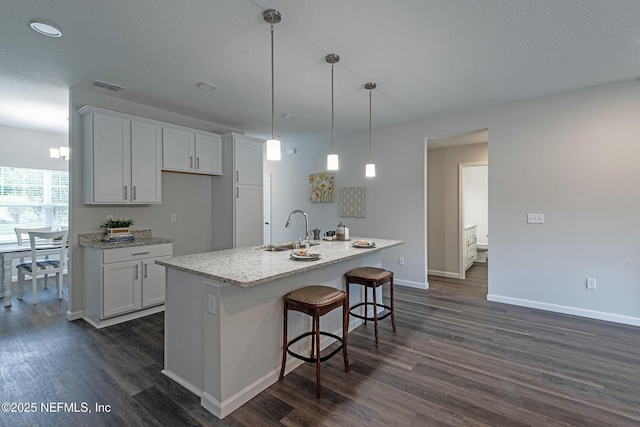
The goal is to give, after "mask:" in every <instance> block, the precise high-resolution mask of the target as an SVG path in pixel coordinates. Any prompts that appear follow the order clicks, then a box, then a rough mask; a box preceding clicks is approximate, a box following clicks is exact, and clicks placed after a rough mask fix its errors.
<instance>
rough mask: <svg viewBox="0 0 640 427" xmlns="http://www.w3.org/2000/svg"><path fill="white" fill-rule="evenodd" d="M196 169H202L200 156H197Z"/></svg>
mask: <svg viewBox="0 0 640 427" xmlns="http://www.w3.org/2000/svg"><path fill="white" fill-rule="evenodd" d="M196 169H200V157H196Z"/></svg>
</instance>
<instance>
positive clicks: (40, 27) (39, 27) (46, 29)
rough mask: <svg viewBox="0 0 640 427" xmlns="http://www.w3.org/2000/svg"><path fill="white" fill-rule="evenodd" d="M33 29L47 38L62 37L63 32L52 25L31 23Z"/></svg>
mask: <svg viewBox="0 0 640 427" xmlns="http://www.w3.org/2000/svg"><path fill="white" fill-rule="evenodd" d="M29 26H30V27H31V29H32V30H33V31H35V32H37V33H40V34H42V35H45V36H47V37H62V31H60V30H59V29H58V28H56V27H54V26H53V25H51V24H45V23H44V22H38V21H31V22H29Z"/></svg>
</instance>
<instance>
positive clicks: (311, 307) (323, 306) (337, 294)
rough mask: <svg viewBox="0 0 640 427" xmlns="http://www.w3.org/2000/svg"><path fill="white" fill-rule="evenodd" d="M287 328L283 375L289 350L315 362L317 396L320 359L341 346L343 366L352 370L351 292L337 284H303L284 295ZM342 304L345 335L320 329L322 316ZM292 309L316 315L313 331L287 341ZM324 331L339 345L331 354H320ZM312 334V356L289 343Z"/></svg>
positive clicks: (295, 354)
mask: <svg viewBox="0 0 640 427" xmlns="http://www.w3.org/2000/svg"><path fill="white" fill-rule="evenodd" d="M283 300H284V315H283V319H284V328H283V334H282V335H283V343H282V366H281V367H280V378H279V380H280V381H282V380H283V378H284V370H285V366H286V362H287V354H289V355H291V356H293V357H295V358H297V359H300V360H303V361H305V362H311V363H315V364H316V396H317V397H320V362H324V361H326V360H328V359H330V358H331V357H333V356H334V355H336V354H337V353H338V352H339V351H340V350H342V356H343V358H344V368H345V371H346V372H349V360H348V358H347V331H348V328H349V295H348V294H347V293H346V292H343V291H341V290H339V289H336V288H331V287H329V286H321V285H311V286H306V287H304V288H300V289H296V290H295V291H292V292H289V293H288V294H287V295H285V296H284V298H283ZM338 307H342V337H339V336H337V335H334V334H331V333H329V332H324V331H320V317H321V316H323V315H325V314H327V313H329V312H330V311H332V310H334V309H336V308H338ZM289 310H294V311H299V312H302V313H305V314H308V315H309V316H311V317H312V318H313V327H312V331H311V332H305V333H304V334H302V335H299V336H298V337H296V338H294V339H292V340H291V341H288V338H287V317H288V312H289ZM321 335H324V336H327V337H330V338H334V339H335V340H336V341H337V342H339V343H340V345H339V346H338V347H337V348H336V349H334V350H333V351H332V352H331V353H330V354H328V355H326V356H323V357H321V356H320V336H321ZM309 336H311V337H313V339H312V340H311V357H305V356H302V355H301V354H298V353H295V352H294V351H292V350H291V349H290V348H289V347H290V346H291V345H293V344H295V343H296V342H298V341H300V340H301V339H303V338H306V337H309Z"/></svg>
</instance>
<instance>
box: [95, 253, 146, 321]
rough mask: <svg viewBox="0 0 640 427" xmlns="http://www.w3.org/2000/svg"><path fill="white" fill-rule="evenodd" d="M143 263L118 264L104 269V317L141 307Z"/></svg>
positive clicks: (106, 266)
mask: <svg viewBox="0 0 640 427" xmlns="http://www.w3.org/2000/svg"><path fill="white" fill-rule="evenodd" d="M140 266H141V263H140V262H139V261H127V262H117V263H114V264H108V265H105V266H103V267H102V276H103V282H102V283H103V285H102V317H103V318H104V317H109V316H115V315H117V314H121V313H126V312H128V311H133V310H138V309H139V308H140V307H141V294H142V292H141V271H140Z"/></svg>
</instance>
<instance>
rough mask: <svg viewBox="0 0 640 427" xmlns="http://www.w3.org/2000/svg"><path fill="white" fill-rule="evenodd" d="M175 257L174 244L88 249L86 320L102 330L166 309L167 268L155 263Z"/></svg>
mask: <svg viewBox="0 0 640 427" xmlns="http://www.w3.org/2000/svg"><path fill="white" fill-rule="evenodd" d="M172 254H173V244H172V243H161V244H156V245H143V246H133V247H125V248H115V249H98V248H94V247H85V248H84V264H85V266H84V267H85V268H84V272H85V320H87V321H89V323H91V324H93V325H94V326H96V327H102V326H108V325H111V324H115V323H120V322H122V321H126V320H130V319H133V318H136V317H141V316H144V315H147V314H151V313H154V312H157V311H160V310H161V309H163V307H164V298H165V286H166V278H165V268H164V267H163V266H160V265H158V264H156V263H155V261H156V260H159V259H165V258H170V257H171V256H172ZM117 316H120V317H117Z"/></svg>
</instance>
